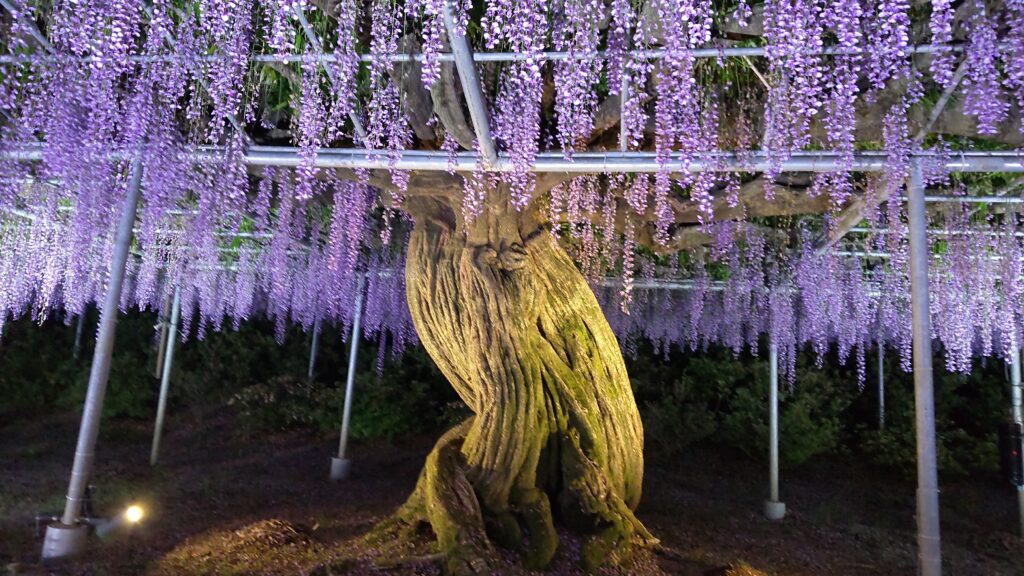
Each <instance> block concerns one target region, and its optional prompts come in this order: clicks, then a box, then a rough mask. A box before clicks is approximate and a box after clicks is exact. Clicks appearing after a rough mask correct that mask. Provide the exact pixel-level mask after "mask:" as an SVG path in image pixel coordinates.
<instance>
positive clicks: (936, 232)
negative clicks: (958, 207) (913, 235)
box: [850, 226, 1024, 238]
mask: <svg viewBox="0 0 1024 576" xmlns="http://www.w3.org/2000/svg"><path fill="white" fill-rule="evenodd" d="M850 232H851V233H855V234H892V230H889V229H888V228H868V227H865V226H854V227H853V228H850ZM928 234H931V235H933V236H988V237H999V236H1006V234H1004V233H1002V232H997V231H995V230H940V229H937V228H931V229H929V230H928ZM1013 235H1014V236H1015V237H1017V238H1024V232H1014V233H1013Z"/></svg>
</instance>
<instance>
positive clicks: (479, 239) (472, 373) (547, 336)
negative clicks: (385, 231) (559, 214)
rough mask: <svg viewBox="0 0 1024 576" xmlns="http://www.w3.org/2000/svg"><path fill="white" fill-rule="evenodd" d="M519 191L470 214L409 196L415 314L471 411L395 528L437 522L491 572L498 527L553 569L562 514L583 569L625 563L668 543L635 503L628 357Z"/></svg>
mask: <svg viewBox="0 0 1024 576" xmlns="http://www.w3.org/2000/svg"><path fill="white" fill-rule="evenodd" d="M507 197H508V195H507V194H504V193H501V191H495V193H493V194H492V195H491V196H490V197H489V198H488V200H489V202H488V204H487V207H486V211H485V213H484V214H483V215H481V216H480V217H479V218H477V219H476V220H475V221H474V222H473V223H472V224H470V225H468V226H466V225H465V224H464V223H463V222H462V219H461V218H458V217H456V215H455V214H456V212H455V210H454V209H453V207H452V206H450V205H449V204H448V203H447V202H445V201H443V200H437V199H426V198H417V199H415V200H412V201H410V202H409V204H408V205H407V208H409V210H410V212H411V213H412V214H413V216H414V218H415V220H416V224H415V228H414V231H413V233H412V238H411V240H410V244H409V255H408V258H407V267H406V283H407V287H408V290H407V296H408V300H409V307H410V310H411V311H412V317H413V320H414V321H415V323H416V328H417V330H418V332H419V335H420V339H421V341H422V342H423V345H424V347H425V348H426V349H427V351H428V353H429V354H430V355H431V357H432V358H433V359H434V361H435V362H436V363H437V365H438V367H439V368H440V369H441V371H442V372H443V373H444V375H445V376H446V377H447V378H448V380H449V381H450V382H451V383H452V385H453V386H454V387H455V390H456V391H457V392H458V394H459V396H460V397H461V398H462V400H463V401H465V403H466V404H467V405H468V406H469V408H470V409H471V410H472V412H473V413H474V416H473V417H472V418H470V419H469V420H467V421H466V422H464V423H463V424H462V425H460V426H458V427H456V428H455V429H453V430H451V431H449V432H448V433H447V434H446V435H445V436H444V437H443V438H442V439H441V440H440V441H439V442H438V444H437V446H436V447H435V448H434V451H433V452H432V453H431V455H430V457H429V458H428V459H427V463H426V465H425V468H424V471H423V473H422V475H421V477H420V481H419V483H418V485H417V488H416V491H415V492H414V493H413V495H412V496H411V497H410V499H409V502H408V503H407V504H406V505H405V506H404V507H403V509H402V510H400V511H399V513H398V514H396V516H395V517H394V518H392V519H391V520H389V521H388V522H387V523H386V526H388V527H392V528H393V527H396V526H408V525H411V524H414V523H416V522H421V521H425V522H428V523H429V524H430V526H431V527H432V528H433V531H434V533H435V535H436V536H437V540H438V545H439V551H440V552H442V553H443V554H444V555H445V557H446V559H447V569H448V572H449V573H452V574H479V573H489V570H490V566H491V560H492V559H493V554H494V548H493V545H492V543H491V542H492V540H493V541H494V542H496V543H498V544H499V545H501V546H504V547H508V548H512V549H517V550H519V551H520V553H521V555H522V561H523V564H524V567H528V568H533V569H538V568H543V567H545V566H547V565H548V564H549V563H550V561H551V559H552V557H553V556H554V554H555V552H556V550H557V548H558V535H557V533H556V530H555V524H556V522H558V523H560V524H562V525H564V526H567V527H569V528H571V529H573V530H576V531H579V532H581V533H585V534H587V535H588V538H587V540H586V543H585V545H584V548H583V563H584V565H585V567H587V568H591V569H593V568H596V567H598V566H600V565H602V564H605V563H616V562H619V561H621V560H623V559H625V558H626V557H627V556H628V555H629V553H630V551H631V549H632V548H634V547H635V546H637V545H640V546H653V545H655V544H656V543H657V540H656V539H654V538H653V537H652V536H651V535H650V533H648V532H647V530H646V529H645V528H644V526H643V525H642V524H641V523H640V522H639V521H638V520H637V519H636V517H635V516H634V515H633V509H635V508H636V506H637V504H638V503H639V500H640V491H641V483H642V479H643V430H642V428H641V424H640V417H639V414H638V412H637V408H636V403H635V402H634V400H633V394H632V390H631V389H630V386H629V378H628V376H627V375H626V369H625V364H624V363H623V360H622V355H621V353H620V351H619V346H618V343H617V342H616V340H615V336H614V335H613V333H612V331H611V328H610V326H609V325H608V323H607V321H606V320H605V318H604V315H603V313H602V311H601V309H600V307H599V306H598V304H597V301H596V299H595V298H594V295H593V293H592V292H591V290H590V288H589V287H588V286H587V283H586V281H585V279H584V278H583V276H582V274H580V272H579V271H578V270H577V269H576V267H575V266H574V264H573V263H572V261H571V260H570V259H569V257H568V256H567V255H566V253H565V252H564V251H563V250H562V249H561V248H560V247H559V246H558V245H557V244H556V243H555V242H554V241H553V239H552V237H551V235H550V234H548V233H547V232H546V230H545V227H544V226H543V224H542V223H541V222H540V221H539V219H538V218H537V217H536V215H535V214H534V213H532V212H530V211H524V212H518V211H516V210H514V209H512V208H511V207H510V206H509V205H508V204H507V202H505V201H503V200H502V198H507Z"/></svg>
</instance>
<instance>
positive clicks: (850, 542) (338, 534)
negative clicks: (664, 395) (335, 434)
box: [0, 410, 1024, 576]
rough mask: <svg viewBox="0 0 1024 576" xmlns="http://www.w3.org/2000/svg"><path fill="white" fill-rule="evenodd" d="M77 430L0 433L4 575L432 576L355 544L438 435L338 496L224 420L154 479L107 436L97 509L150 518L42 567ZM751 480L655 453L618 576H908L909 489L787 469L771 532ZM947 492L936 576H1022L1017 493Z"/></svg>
mask: <svg viewBox="0 0 1024 576" xmlns="http://www.w3.org/2000/svg"><path fill="white" fill-rule="evenodd" d="M77 423H78V420H77V417H76V416H75V415H70V414H69V415H64V416H59V417H54V418H51V419H49V420H46V421H42V422H39V421H37V422H32V423H17V424H6V425H5V424H2V423H0V574H2V573H4V571H6V572H7V573H8V574H51V573H52V574H61V575H64V574H66V575H86V574H90V575H108V574H109V575H121V574H125V575H133V574H151V575H163V574H174V575H181V576H189V575H193V574H196V575H197V574H306V573H314V574H345V573H359V574H363V573H381V574H395V575H405V574H436V573H438V570H437V567H436V566H435V565H433V564H431V563H430V562H429V561H427V562H423V563H420V564H403V565H400V566H397V567H391V568H389V569H383V568H378V567H377V566H376V564H374V563H372V562H368V561H365V558H364V560H362V561H360V560H358V558H359V557H360V556H365V555H366V554H371V555H372V554H373V551H372V550H370V551H367V550H366V549H365V546H366V545H365V543H362V542H361V540H360V539H359V538H360V536H361V535H363V534H365V533H366V532H367V531H368V530H369V529H370V528H371V527H372V526H373V525H374V524H375V523H376V522H377V521H379V520H380V519H382V518H384V517H385V516H387V515H388V514H389V513H390V512H392V511H393V510H394V509H395V508H396V507H397V506H399V505H400V504H401V503H402V502H403V501H404V499H405V497H406V496H407V495H408V493H409V492H410V491H411V490H412V487H413V485H414V484H415V481H416V477H417V475H418V473H419V470H420V466H421V464H422V462H423V459H424V457H425V455H426V454H427V452H428V451H429V449H430V448H431V446H432V445H433V442H434V440H435V438H434V437H423V438H415V439H411V440H405V441H401V442H394V443H384V442H375V443H356V444H355V445H354V446H353V450H352V454H351V455H352V459H353V461H354V473H353V477H352V478H351V479H350V480H348V481H345V482H341V483H331V482H329V481H328V480H327V478H326V477H327V471H328V459H329V457H330V456H331V455H332V452H333V451H334V450H335V449H336V439H335V438H329V437H324V436H318V435H310V434H308V433H293V432H289V433H276V434H244V433H242V432H240V430H239V428H238V425H237V422H236V420H235V418H234V417H233V416H232V414H231V413H230V412H229V411H227V410H225V411H220V412H218V413H215V414H209V415H205V416H204V417H203V418H201V419H196V418H194V417H186V418H181V419H175V418H173V417H172V418H170V419H169V421H168V426H167V432H166V434H165V439H164V451H163V453H162V454H161V462H160V465H159V466H157V467H155V468H151V467H150V466H149V464H148V457H149V442H150V434H151V429H150V425H149V424H148V423H137V422H105V423H104V428H103V431H102V433H101V439H100V444H99V450H98V454H97V471H96V475H95V480H94V483H95V485H96V486H97V488H96V492H95V496H94V501H95V508H96V511H97V513H99V514H104V513H106V514H115V513H117V512H118V511H120V510H123V508H124V507H125V506H126V505H127V504H128V503H130V502H139V503H141V504H142V505H143V506H144V507H145V509H146V511H147V516H146V518H145V519H144V520H143V522H142V523H141V524H140V525H139V526H137V527H136V528H135V529H133V530H132V531H130V532H127V533H124V534H122V535H121V536H120V537H119V538H116V539H113V540H111V541H108V542H99V541H94V544H95V545H94V546H93V547H92V548H91V549H90V552H89V553H88V555H87V556H86V557H84V558H82V559H80V560H78V561H76V562H74V563H68V564H64V565H59V566H41V565H40V564H39V563H38V562H37V558H38V553H39V548H40V544H41V537H40V532H39V531H37V527H36V522H35V520H34V517H35V515H36V514H38V513H40V512H50V513H54V514H56V513H57V512H58V511H59V510H60V509H61V506H62V503H63V494H64V491H65V489H66V482H67V477H68V473H69V469H70V464H71V457H72V454H73V452H74V445H75V436H76V433H77ZM762 468H764V467H763V466H761V465H759V464H752V463H751V462H749V461H747V460H742V459H738V458H734V457H732V456H731V455H729V454H726V453H722V452H718V451H715V450H710V449H699V450H693V451H691V452H689V453H688V454H687V455H686V456H683V457H679V458H671V459H669V458H665V457H659V455H658V454H651V455H649V456H648V463H647V468H646V470H647V472H646V477H645V484H644V499H643V503H642V504H641V506H640V509H639V510H638V516H639V517H640V518H641V519H642V520H643V521H644V522H645V523H646V525H647V527H648V528H649V529H650V530H651V532H653V533H654V534H655V535H657V536H658V537H660V538H661V539H662V542H663V544H664V545H665V548H666V551H667V552H666V553H664V554H659V555H657V556H656V557H653V558H649V559H648V560H647V562H646V563H644V562H641V563H640V564H638V565H637V566H636V567H635V568H633V569H628V570H626V573H661V574H682V575H693V576H698V575H700V576H704V575H724V574H730V575H748V574H750V575H753V574H761V573H763V574H771V575H779V576H820V575H829V574H837V575H852V576H868V575H872V576H875V575H877V576H881V575H890V574H891V575H907V576H909V575H912V574H914V573H915V554H916V547H915V536H914V485H913V482H912V481H910V480H907V479H900V478H894V477H891V476H887V475H885V474H883V473H881V472H879V471H878V470H875V469H872V468H870V467H867V466H866V465H864V464H861V463H858V462H856V461H852V460H851V459H832V460H830V461H828V462H824V463H822V462H819V463H815V464H813V465H810V466H804V467H801V468H799V469H796V470H783V477H782V498H783V500H785V502H786V504H787V506H788V514H787V516H786V518H785V519H784V520H782V521H781V522H769V521H767V520H765V519H764V518H763V516H762V515H761V506H762V499H763V497H764V493H765V490H766V470H762ZM942 488H943V493H942V506H943V517H942V521H943V526H942V527H943V553H944V561H945V568H946V573H947V574H951V575H955V576H1004V575H1005V576H1022V575H1024V541H1022V540H1021V539H1019V538H1018V537H1017V536H1016V535H1015V533H1014V527H1015V525H1016V520H1015V517H1016V506H1015V503H1014V501H1015V495H1014V494H1013V493H1012V492H1010V490H1008V489H1006V488H1005V487H1003V485H1002V484H1000V483H999V482H998V479H995V478H986V479H981V480H978V479H974V480H970V481H967V480H963V481H955V482H946V483H944V484H943V487H942ZM566 548H568V549H571V548H572V545H571V544H570V545H569V546H566ZM424 553H429V550H426V549H425V548H422V549H419V550H412V551H410V554H424ZM566 555H571V551H570V552H567V553H565V554H562V556H566ZM353 557H354V558H356V560H352V559H351V558H353ZM345 558H349V560H345ZM390 559H392V560H393V559H395V558H390ZM380 560H381V559H378V562H379V561H380ZM571 566H572V563H571V562H569V561H568V560H566V559H565V558H561V559H559V560H558V562H556V566H555V569H554V571H555V572H557V573H572V572H573V569H572V568H571ZM730 566H731V568H729V567H730Z"/></svg>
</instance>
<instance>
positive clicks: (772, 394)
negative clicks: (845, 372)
mask: <svg viewBox="0 0 1024 576" xmlns="http://www.w3.org/2000/svg"><path fill="white" fill-rule="evenodd" d="M764 515H765V517H766V518H768V519H769V520H781V519H782V518H783V517H784V516H785V515H786V505H785V503H783V502H780V501H779V346H778V344H776V343H775V342H772V343H771V344H770V346H769V349H768V500H766V501H765V503H764Z"/></svg>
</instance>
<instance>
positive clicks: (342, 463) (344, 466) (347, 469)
mask: <svg viewBox="0 0 1024 576" xmlns="http://www.w3.org/2000/svg"><path fill="white" fill-rule="evenodd" d="M351 472H352V461H351V460H349V459H348V458H331V480H347V479H348V476H349V474H350V473H351Z"/></svg>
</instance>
